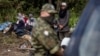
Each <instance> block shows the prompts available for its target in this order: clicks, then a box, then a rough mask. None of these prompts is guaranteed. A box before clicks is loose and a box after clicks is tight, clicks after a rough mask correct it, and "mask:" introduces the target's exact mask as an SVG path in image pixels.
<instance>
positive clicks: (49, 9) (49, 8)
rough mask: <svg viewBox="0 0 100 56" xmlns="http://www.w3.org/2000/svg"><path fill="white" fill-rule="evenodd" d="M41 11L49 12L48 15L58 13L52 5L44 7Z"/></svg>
mask: <svg viewBox="0 0 100 56" xmlns="http://www.w3.org/2000/svg"><path fill="white" fill-rule="evenodd" d="M41 11H47V12H48V13H56V12H57V11H56V10H55V7H54V6H53V5H52V4H49V3H47V4H44V5H43V6H42V9H41Z"/></svg>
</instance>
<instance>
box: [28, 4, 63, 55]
mask: <svg viewBox="0 0 100 56" xmlns="http://www.w3.org/2000/svg"><path fill="white" fill-rule="evenodd" d="M55 13H56V11H55V8H54V6H53V5H52V4H45V5H43V7H42V9H41V12H40V17H39V18H38V19H37V22H38V23H37V26H36V27H35V30H34V33H33V36H34V39H33V40H34V41H33V48H35V50H33V51H30V56H53V55H54V56H62V51H63V50H62V49H61V48H60V44H59V41H58V39H57V34H56V33H55V32H54V30H53V29H52V28H51V26H50V22H51V21H52V20H51V19H52V16H53V15H54V14H55Z"/></svg>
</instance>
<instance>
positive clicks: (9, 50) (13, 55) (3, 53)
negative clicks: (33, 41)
mask: <svg viewBox="0 0 100 56" xmlns="http://www.w3.org/2000/svg"><path fill="white" fill-rule="evenodd" d="M0 56H29V52H28V51H21V50H18V49H17V48H16V47H15V46H13V45H0Z"/></svg>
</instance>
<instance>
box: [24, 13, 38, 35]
mask: <svg viewBox="0 0 100 56" xmlns="http://www.w3.org/2000/svg"><path fill="white" fill-rule="evenodd" d="M26 23H27V25H26V30H28V31H29V32H30V34H32V30H33V28H34V27H35V26H36V24H37V22H36V19H35V18H34V17H33V15H32V14H29V19H28V20H27V22H26Z"/></svg>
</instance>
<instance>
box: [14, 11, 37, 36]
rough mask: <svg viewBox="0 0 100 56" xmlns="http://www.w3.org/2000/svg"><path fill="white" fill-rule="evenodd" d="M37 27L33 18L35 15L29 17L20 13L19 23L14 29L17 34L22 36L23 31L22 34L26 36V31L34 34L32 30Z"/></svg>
mask: <svg viewBox="0 0 100 56" xmlns="http://www.w3.org/2000/svg"><path fill="white" fill-rule="evenodd" d="M35 26H36V19H35V18H34V17H33V14H29V16H27V15H25V14H23V13H18V16H17V22H16V25H15V27H14V30H15V31H16V33H18V34H21V33H20V32H21V31H22V34H24V32H25V31H28V32H29V33H30V34H32V29H33V27H35ZM24 30H25V31H24Z"/></svg>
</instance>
